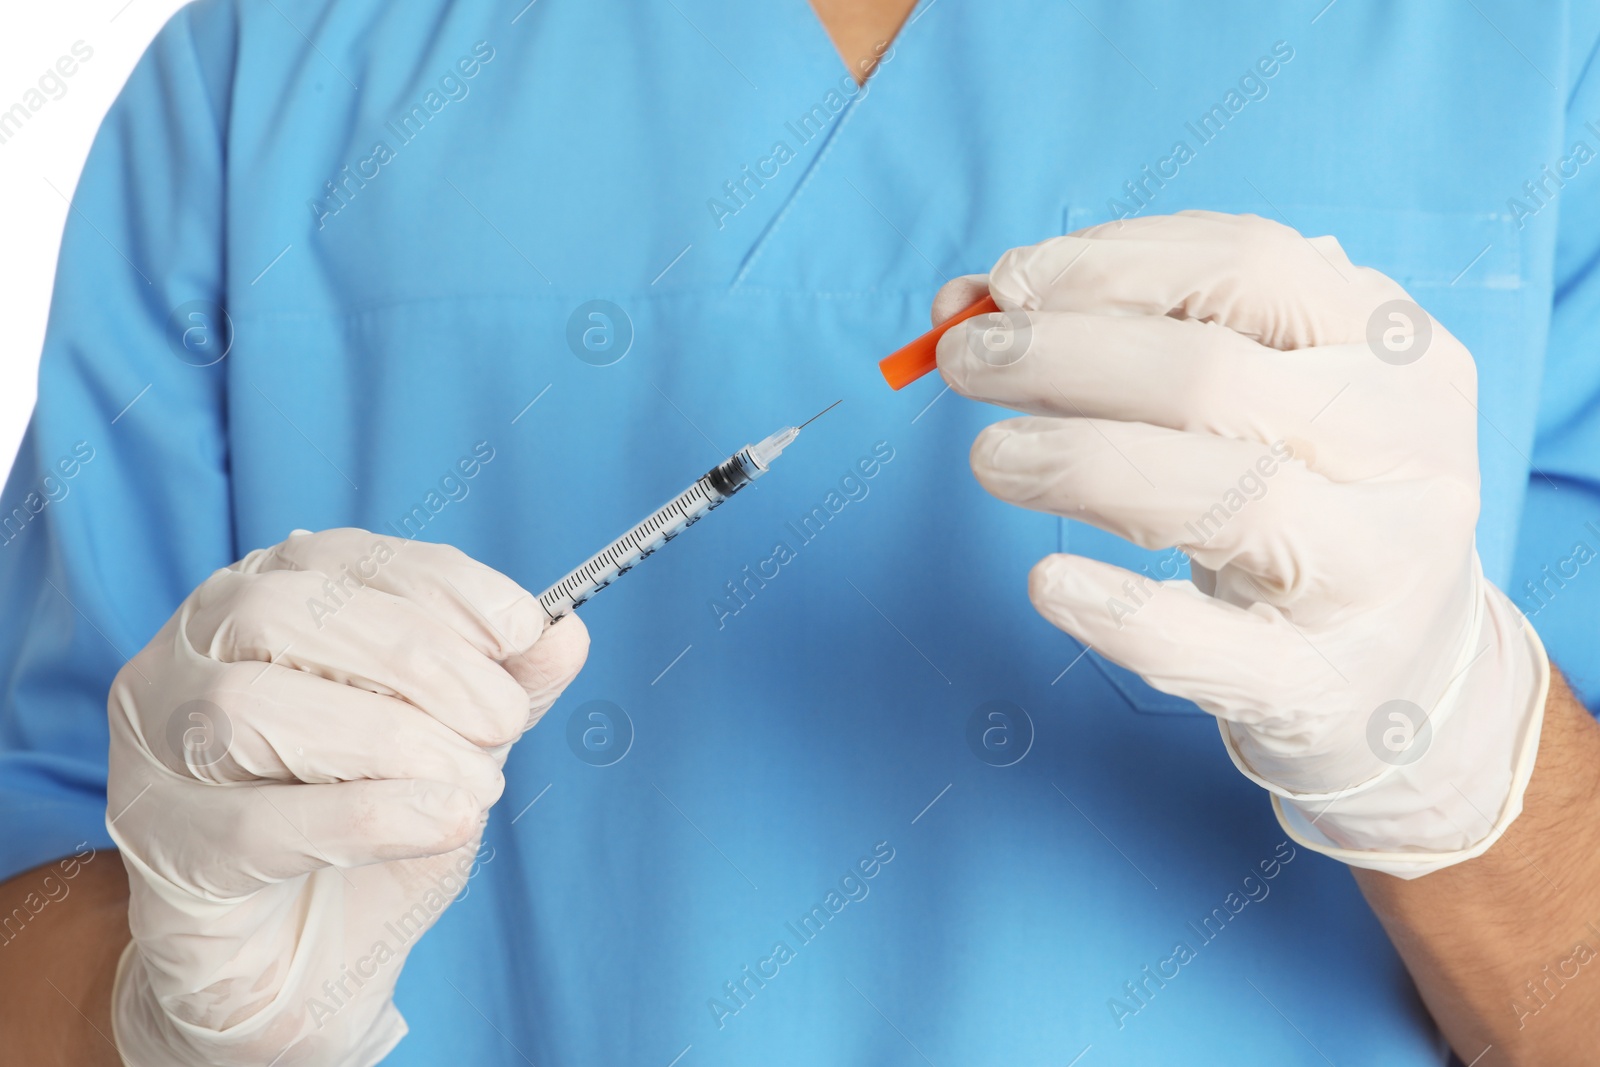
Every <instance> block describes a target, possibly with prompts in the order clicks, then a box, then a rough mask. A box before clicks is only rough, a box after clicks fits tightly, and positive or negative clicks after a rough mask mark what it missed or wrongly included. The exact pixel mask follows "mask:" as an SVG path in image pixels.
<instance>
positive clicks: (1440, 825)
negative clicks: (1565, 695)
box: [1224, 581, 1550, 879]
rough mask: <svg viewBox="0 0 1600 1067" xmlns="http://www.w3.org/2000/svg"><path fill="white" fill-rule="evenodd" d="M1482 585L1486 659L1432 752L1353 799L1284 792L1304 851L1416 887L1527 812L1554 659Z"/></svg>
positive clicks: (1287, 814)
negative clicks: (1411, 882) (1418, 880)
mask: <svg viewBox="0 0 1600 1067" xmlns="http://www.w3.org/2000/svg"><path fill="white" fill-rule="evenodd" d="M1479 585H1480V593H1479V595H1480V597H1481V598H1482V600H1481V603H1482V610H1481V613H1480V614H1481V620H1482V621H1481V623H1480V625H1479V626H1478V628H1477V632H1476V634H1475V635H1474V638H1473V644H1472V648H1474V649H1483V650H1484V651H1483V652H1482V653H1481V654H1480V655H1478V656H1477V657H1476V658H1475V659H1474V660H1473V662H1472V663H1471V666H1470V667H1469V668H1468V670H1467V672H1466V675H1465V677H1464V678H1463V679H1460V681H1461V683H1462V684H1461V685H1460V686H1459V688H1456V689H1455V690H1454V693H1453V706H1452V707H1450V708H1448V709H1440V710H1441V711H1443V712H1445V714H1442V715H1437V716H1436V721H1437V722H1438V728H1437V729H1436V731H1435V733H1434V736H1433V740H1432V743H1431V744H1430V746H1429V748H1428V750H1427V751H1426V752H1425V753H1424V754H1423V755H1422V756H1421V757H1420V758H1418V759H1417V760H1416V761H1415V762H1414V763H1410V764H1407V765H1405V766H1400V767H1396V768H1394V769H1393V770H1391V771H1388V772H1386V773H1385V774H1383V775H1382V776H1381V777H1380V778H1379V779H1378V780H1377V781H1376V782H1374V783H1371V784H1370V785H1368V784H1366V783H1364V784H1363V786H1362V787H1360V788H1359V789H1357V790H1352V791H1350V792H1348V793H1347V794H1345V795H1343V796H1335V797H1332V798H1329V797H1325V796H1318V797H1307V796H1294V795H1292V794H1285V793H1283V792H1281V791H1274V794H1273V797H1272V808H1273V811H1274V813H1275V814H1276V815H1277V817H1278V822H1279V824H1280V825H1281V826H1282V827H1283V829H1284V832H1285V833H1287V834H1288V835H1289V837H1290V838H1291V839H1292V840H1294V841H1295V842H1296V843H1298V844H1301V845H1304V846H1305V847H1306V848H1309V849H1312V850H1314V851H1317V852H1321V853H1322V854H1324V855H1326V856H1330V857H1332V858H1333V859H1336V860H1339V861H1340V862H1342V863H1346V864H1349V865H1350V866H1352V867H1362V868H1366V869H1367V870H1374V871H1381V872H1383V873H1385V874H1390V875H1394V876H1395V877H1397V878H1406V879H1411V878H1418V877H1421V876H1422V875H1425V874H1431V873H1432V872H1434V871H1437V870H1441V869H1443V868H1445V867H1449V866H1452V865H1454V864H1457V863H1462V862H1464V861H1466V860H1470V859H1474V858H1476V857H1478V856H1481V855H1483V853H1485V852H1487V851H1488V850H1489V849H1490V848H1491V847H1492V846H1493V845H1494V843H1495V842H1496V841H1498V840H1499V839H1500V838H1501V836H1502V835H1503V834H1504V833H1505V832H1506V830H1507V829H1508V828H1509V827H1510V825H1511V823H1512V822H1513V821H1515V820H1516V818H1517V816H1518V815H1520V814H1522V798H1523V794H1524V793H1525V792H1526V790H1527V787H1528V781H1529V779H1530V778H1531V777H1532V775H1533V765H1534V758H1535V756H1536V754H1537V752H1538V748H1539V735H1540V730H1541V728H1542V726H1543V724H1544V708H1545V700H1546V698H1547V696H1548V695H1549V689H1550V663H1549V660H1548V658H1547V657H1546V655H1545V650H1544V645H1543V643H1542V642H1540V640H1539V635H1538V634H1537V633H1536V632H1534V629H1533V627H1532V625H1530V624H1529V623H1528V621H1527V619H1526V618H1525V617H1524V616H1523V615H1522V613H1521V612H1519V611H1518V610H1517V609H1516V607H1515V606H1514V605H1513V604H1512V603H1511V602H1510V601H1509V600H1508V599H1507V598H1506V597H1505V595H1504V594H1503V593H1501V592H1500V591H1499V590H1498V589H1496V588H1495V587H1494V586H1493V585H1492V584H1490V583H1489V582H1487V581H1482V582H1480V583H1479ZM1224 733H1225V735H1226V732H1224Z"/></svg>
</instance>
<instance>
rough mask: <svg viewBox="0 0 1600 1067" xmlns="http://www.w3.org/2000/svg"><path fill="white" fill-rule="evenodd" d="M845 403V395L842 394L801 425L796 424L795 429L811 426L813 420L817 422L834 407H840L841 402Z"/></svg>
mask: <svg viewBox="0 0 1600 1067" xmlns="http://www.w3.org/2000/svg"><path fill="white" fill-rule="evenodd" d="M843 403H844V397H842V396H841V397H840V398H839V399H838V400H835V401H834V402H833V403H831V404H829V405H828V406H827V407H825V408H823V409H822V410H821V411H819V412H817V413H816V414H815V415H813V416H811V417H810V418H809V419H807V420H806V421H805V422H802V423H801V424H800V425H799V426H796V427H795V429H797V430H803V429H805V428H806V427H807V426H810V425H811V424H812V423H813V422H816V421H817V420H818V419H820V418H822V416H824V415H826V414H827V413H828V412H830V411H832V410H833V409H834V408H836V407H838V406H839V405H840V404H843Z"/></svg>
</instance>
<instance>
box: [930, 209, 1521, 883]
mask: <svg viewBox="0 0 1600 1067" xmlns="http://www.w3.org/2000/svg"><path fill="white" fill-rule="evenodd" d="M983 281H984V280H983V279H982V278H973V277H968V278H963V279H958V280H957V281H955V282H952V283H951V284H950V285H949V286H947V287H946V291H945V292H944V293H941V299H940V300H939V301H938V302H936V305H935V307H936V314H937V313H938V312H943V313H944V314H946V315H948V314H949V313H950V312H951V311H954V310H955V309H956V308H957V307H959V306H962V305H964V304H966V303H969V302H970V301H971V299H972V298H973V297H974V296H975V295H978V294H980V293H981V286H982V284H983ZM987 284H988V287H989V289H990V291H991V292H992V294H993V296H994V298H995V302H996V303H997V304H998V305H999V306H1000V307H1001V309H1002V313H1001V314H1000V315H987V316H979V317H977V318H974V319H971V320H969V321H968V322H966V323H964V324H962V325H960V326H957V327H956V328H955V329H952V330H951V331H950V332H949V333H947V334H946V335H945V336H944V338H943V340H942V341H941V343H940V345H939V369H940V371H941V373H942V374H943V375H944V377H945V379H946V381H948V382H949V384H950V386H951V387H952V388H954V389H955V390H956V391H958V392H960V393H962V394H964V395H966V396H969V397H973V398H975V399H980V400H987V401H992V402H995V403H998V404H1004V405H1006V406H1009V407H1012V408H1015V409H1018V410H1021V411H1026V412H1029V413H1032V414H1033V415H1035V416H1039V417H1031V418H1019V419H1010V420H1007V421H1005V422H1001V423H997V424H996V425H994V426H991V427H989V428H988V429H986V430H985V431H984V432H983V433H982V434H980V435H979V437H978V439H977V441H976V442H975V443H974V445H973V447H972V469H973V471H974V473H976V475H977V477H978V480H979V481H980V482H981V483H982V484H983V485H984V487H985V488H986V489H988V490H989V491H990V492H991V493H993V494H995V495H996V496H998V497H1000V498H1001V499H1003V500H1007V501H1010V502H1012V503H1015V504H1019V505H1021V506H1023V507H1028V508H1033V509H1036V510H1041V511H1048V512H1053V513H1055V514H1058V515H1062V516H1066V517H1069V518H1073V519H1078V520H1081V521H1084V522H1088V523H1092V524H1094V525H1095V526H1098V527H1100V528H1102V529H1104V530H1108V531H1110V532H1112V533H1114V534H1117V535H1119V536H1121V537H1123V538H1126V539H1127V540H1129V541H1132V542H1134V543H1135V544H1138V545H1141V546H1143V547H1145V548H1151V549H1160V548H1165V547H1170V546H1177V547H1179V548H1181V549H1182V550H1183V551H1184V552H1185V553H1186V554H1187V555H1188V556H1189V557H1190V559H1191V561H1192V575H1193V581H1192V582H1190V581H1167V582H1156V581H1153V580H1151V579H1149V578H1147V577H1145V576H1144V575H1139V574H1133V573H1130V572H1128V571H1125V570H1122V569H1120V568H1117V567H1113V566H1110V565H1108V564H1105V563H1101V562H1097V561H1095V560H1091V559H1085V558H1082V557H1078V556H1070V555H1054V556H1050V557H1047V558H1046V559H1044V560H1042V561H1041V562H1040V563H1039V564H1038V565H1037V566H1036V567H1035V568H1034V569H1033V572H1032V574H1031V575H1030V578H1029V593H1030V596H1031V597H1032V599H1033V602H1034V604H1035V606H1036V607H1037V608H1038V610H1039V611H1040V613H1042V614H1043V615H1044V616H1045V617H1046V618H1047V619H1049V620H1050V621H1051V622H1053V623H1055V624H1056V625H1057V626H1059V627H1060V628H1062V629H1063V630H1066V631H1067V632H1069V633H1071V634H1072V635H1073V636H1075V637H1077V638H1078V639H1080V640H1081V641H1084V642H1085V643H1087V644H1088V645H1090V646H1091V647H1093V648H1094V649H1095V650H1096V651H1097V652H1099V653H1100V654H1102V655H1104V656H1106V657H1107V658H1108V659H1111V660H1113V661H1115V662H1117V663H1120V664H1122V665H1123V666H1125V667H1127V668H1128V669H1130V670H1133V671H1135V672H1137V673H1138V674H1140V675H1142V676H1143V677H1144V678H1145V679H1146V680H1147V681H1148V682H1149V683H1150V684H1151V685H1152V686H1154V687H1156V688H1157V689H1160V690H1162V691H1164V692H1167V693H1172V694H1174V695H1177V696H1181V697H1186V698H1188V699H1190V700H1193V701H1194V702H1195V703H1196V704H1198V705H1199V706H1200V707H1201V708H1203V709H1204V710H1206V711H1208V712H1210V713H1211V714H1212V715H1215V716H1216V717H1217V718H1218V720H1219V725H1220V726H1221V730H1222V736H1223V740H1224V742H1225V743H1226V746H1227V749H1228V752H1229V754H1230V755H1231V756H1232V757H1233V760H1234V762H1235V764H1237V765H1238V767H1239V769H1240V770H1241V771H1243V772H1244V773H1245V775H1247V776H1248V777H1249V778H1251V779H1252V780H1254V781H1255V782H1257V783H1259V784H1260V785H1262V786H1264V787H1265V788H1266V789H1268V790H1270V791H1271V792H1272V794H1273V804H1274V807H1275V809H1276V810H1277V812H1278V815H1279V819H1280V821H1282V822H1283V824H1284V826H1285V829H1286V830H1287V831H1288V832H1289V833H1290V834H1291V835H1292V836H1293V837H1294V838H1295V839H1296V840H1297V841H1300V842H1301V843H1303V844H1306V845H1308V846H1309V847H1312V848H1315V849H1318V850H1320V851H1322V852H1325V853H1327V854H1329V855H1332V856H1335V857H1336V858H1338V859H1341V860H1343V861H1345V862H1347V863H1350V864H1354V865H1357V866H1361V867H1368V868H1372V869H1374V870H1380V871H1386V872H1389V873H1391V874H1396V875H1399V876H1401V877H1416V876H1417V875H1421V874H1426V873H1428V872H1429V871H1432V870H1436V869H1438V868H1440V867H1444V866H1448V865H1450V864H1452V863H1458V862H1461V861H1462V860H1465V859H1469V858H1471V857H1473V856H1476V855H1479V854H1481V853H1482V852H1484V851H1485V850H1486V849H1487V848H1488V847H1489V846H1490V845H1491V844H1493V843H1494V841H1495V840H1496V839H1498V838H1499V836H1500V835H1501V834H1502V833H1503V832H1504V831H1505V829H1506V827H1507V826H1508V825H1509V824H1510V822H1511V821H1512V820H1513V819H1514V818H1516V816H1517V815H1518V814H1519V813H1520V811H1521V807H1522V795H1523V791H1524V789H1525V787H1526V785H1527V781H1528V778H1529V775H1530V774H1531V773H1532V766H1533V756H1534V752H1535V750H1536V748H1537V746H1538V736H1539V727H1540V723H1541V722H1542V717H1543V710H1544V700H1545V692H1546V687H1547V685H1548V680H1549V667H1548V664H1547V662H1546V660H1545V656H1544V650H1543V648H1542V647H1541V645H1540V643H1539V640H1538V637H1537V636H1536V635H1535V634H1534V632H1533V629H1532V628H1531V627H1530V626H1529V625H1527V623H1526V621H1525V620H1524V618H1523V617H1522V615H1521V613H1520V612H1518V611H1517V610H1516V609H1515V608H1514V607H1513V606H1512V605H1511V603H1510V602H1509V601H1508V600H1507V599H1506V598H1505V596H1504V595H1502V594H1501V593H1500V592H1499V591H1498V590H1496V589H1495V588H1494V587H1493V586H1492V585H1490V584H1489V582H1487V581H1486V580H1485V579H1484V577H1483V574H1482V571H1481V569H1480V567H1479V564H1478V557H1477V552H1476V550H1475V548H1474V542H1473V527H1474V524H1475V522H1476V519H1477V515H1478V459H1477V443H1476V428H1477V411H1476V407H1475V405H1476V402H1477V388H1476V376H1475V371H1474V368H1473V363H1472V357H1471V355H1470V354H1469V353H1468V352H1467V350H1466V349H1465V348H1464V347H1462V345H1461V344H1460V342H1458V341H1457V340H1456V339H1455V338H1454V337H1451V336H1450V335H1449V334H1448V333H1447V332H1446V331H1445V329H1444V328H1443V327H1442V326H1440V325H1439V323H1437V322H1435V321H1433V320H1432V319H1430V318H1429V317H1428V316H1427V314H1426V313H1425V312H1423V311H1422V310H1421V309H1420V308H1417V307H1416V305H1414V304H1412V303H1411V302H1410V300H1409V298H1408V297H1407V296H1406V294H1405V292H1404V291H1403V290H1402V289H1401V288H1400V286H1399V285H1397V284H1395V283H1394V282H1393V281H1392V280H1390V279H1389V278H1387V277H1385V276H1383V275H1382V274H1379V273H1378V272H1376V271H1373V270H1370V269H1366V268H1361V267H1356V266H1354V265H1352V264H1351V263H1350V261H1349V260H1348V259H1347V258H1346V257H1345V254H1344V251H1343V250H1342V249H1341V248H1340V247H1339V244H1338V242H1337V241H1335V240H1334V239H1333V238H1332V237H1317V238H1312V239H1309V240H1308V239H1306V238H1304V237H1302V236H1300V235H1299V234H1298V233H1296V232H1295V231H1293V230H1291V229H1289V228H1288V227H1285V226H1282V225H1279V224H1277V223H1274V222H1270V221H1267V220H1265V219H1261V218H1257V217H1255V216H1250V215H1245V216H1233V215H1220V214H1215V213H1211V212H1183V213H1181V214H1179V215H1175V216H1167V217H1152V218H1140V219H1134V220H1129V221H1126V222H1122V223H1111V224H1107V225H1104V226H1096V227H1092V228H1090V229H1087V230H1083V231H1080V232H1079V233H1076V234H1073V235H1070V236H1066V237H1059V238H1056V239H1054V240H1051V241H1046V242H1044V243H1043V244H1039V245H1035V246H1033V247H1031V248H1018V249H1013V250H1012V251H1010V252H1007V253H1006V254H1005V255H1004V256H1002V257H1001V259H1000V261H999V262H998V263H997V264H996V265H995V267H994V270H993V271H992V272H991V274H990V275H989V277H988V279H987ZM1396 701H1401V702H1405V703H1391V702H1396Z"/></svg>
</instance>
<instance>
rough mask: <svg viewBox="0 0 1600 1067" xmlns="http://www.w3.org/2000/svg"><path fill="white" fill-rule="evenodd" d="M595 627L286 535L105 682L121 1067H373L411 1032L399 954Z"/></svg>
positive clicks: (456, 580)
mask: <svg viewBox="0 0 1600 1067" xmlns="http://www.w3.org/2000/svg"><path fill="white" fill-rule="evenodd" d="M330 612H331V614H330ZM588 641H589V639H588V634H587V632H586V631H585V630H584V627H583V624H582V623H581V622H579V621H578V619H577V618H576V616H568V617H566V618H564V619H562V620H561V621H560V622H559V623H557V624H555V625H553V626H549V627H548V628H547V627H546V617H545V615H544V612H543V610H542V609H541V608H540V607H539V606H538V603H537V601H535V599H534V598H533V597H532V596H531V595H530V594H529V593H527V592H526V591H525V590H523V589H522V588H521V587H520V586H518V585H517V584H516V583H515V582H513V581H512V580H511V579H509V578H507V577H505V576H504V575H502V574H500V573H498V572H496V571H494V570H492V569H490V568H489V567H486V566H484V565H483V564H481V563H477V562H475V561H473V560H472V559H470V558H468V557H467V556H466V555H464V554H462V553H461V552H459V551H458V550H456V549H454V548H450V547H448V546H444V545H433V544H426V543H423V542H417V541H402V540H398V539H396V538H392V537H383V536H380V535H378V534H373V533H368V532H366V531H364V530H354V529H343V530H328V531H325V532H322V533H314V534H308V533H296V534H295V535H294V536H291V537H290V538H289V540H287V541H285V542H284V543H283V544H281V545H278V546H276V547H274V548H269V549H262V550H259V551H256V552H252V553H251V554H250V555H248V556H246V557H245V558H244V559H243V560H241V561H240V562H238V563H236V564H234V565H233V566H231V567H229V568H227V569H225V570H220V571H217V572H216V573H215V574H213V575H212V576H211V577H210V578H208V579H206V581H205V582H204V583H202V584H201V585H200V587H199V588H198V589H196V590H195V591H194V592H193V593H192V594H190V596H189V598H188V599H187V600H185V601H184V602H183V604H182V606H180V607H179V608H178V611H177V613H176V614H174V615H173V617H172V618H171V619H170V620H168V622H167V624H166V625H165V626H164V627H162V629H161V632H160V633H158V634H157V635H156V637H155V638H154V640H152V641H151V642H150V644H149V645H147V646H146V647H145V648H144V650H143V651H141V652H140V653H139V654H138V655H137V656H135V657H134V658H133V659H132V660H131V661H129V663H128V664H127V665H125V666H124V667H123V669H122V670H121V672H119V673H118V675H117V678H116V681H115V683H114V684H113V685H112V689H111V696H110V701H109V705H110V717H111V754H110V779H109V782H108V805H107V814H108V820H107V822H108V825H109V826H110V829H111V836H112V837H113V839H115V841H116V843H117V847H118V848H120V849H121V850H122V859H123V862H124V864H125V865H126V866H127V869H128V880H129V884H130V889H131V892H132V897H131V900H130V903H129V909H128V914H129V925H130V927H131V929H132V932H133V941H132V943H131V944H130V945H129V946H128V948H127V950H126V951H125V952H124V953H123V956H122V961H121V964H120V966H119V967H118V969H117V978H116V986H115V990H114V993H113V999H112V1018H113V1024H114V1027H115V1033H116V1041H117V1047H118V1048H119V1049H120V1050H121V1052H122V1056H123V1060H124V1062H126V1063H127V1064H129V1065H131V1067H172V1065H174V1064H177V1065H182V1067H234V1065H238V1067H245V1065H250V1067H263V1065H265V1064H268V1063H272V1064H274V1065H276V1067H287V1065H290V1064H314V1065H318V1067H367V1065H370V1064H374V1063H377V1062H378V1061H379V1060H380V1059H382V1058H383V1056H384V1055H385V1054H387V1053H388V1052H389V1050H390V1049H392V1048H393V1047H394V1046H395V1044H396V1043H397V1042H398V1041H399V1040H400V1039H401V1038H402V1037H403V1036H404V1035H405V1032H406V1026H405V1022H404V1020H402V1019H401V1017H400V1013H399V1012H398V1011H396V1010H395V1007H394V1004H393V1002H392V1001H391V994H392V992H393V989H394V984H395V980H396V979H397V978H398V977H399V974H400V968H401V966H402V965H403V964H404V963H405V957H406V954H407V952H408V951H409V950H410V948H411V946H412V945H413V944H415V942H416V938H417V937H418V936H420V934H421V932H422V930H424V929H426V928H427V927H429V926H431V925H432V924H433V922H434V921H435V920H437V919H438V917H439V915H440V914H442V912H443V910H444V908H445V907H446V906H448V904H449V903H450V902H451V901H452V900H453V899H454V898H455V897H456V895H457V894H458V893H459V892H460V890H461V889H462V887H463V885H464V884H465V882H466V878H467V877H468V876H469V875H470V874H471V873H473V871H472V864H473V861H474V856H475V853H476V851H477V847H478V840H479V838H480V837H481V835H482V833H483V826H484V823H485V821H486V819H487V813H488V810H489V807H490V806H491V805H492V804H494V802H495V801H496V800H498V799H499V797H500V793H501V790H502V789H503V788H504V784H505V782H504V779H503V778H502V776H501V768H502V766H503V764H504V763H505V757H506V753H507V752H508V751H509V749H510V745H511V743H512V742H513V741H515V740H516V739H517V737H518V736H519V735H521V733H522V732H523V731H524V730H526V729H527V728H528V727H529V726H531V725H532V724H533V723H534V722H536V721H537V720H538V718H539V717H540V715H542V714H543V713H544V711H545V710H546V709H547V708H549V706H550V705H551V704H552V703H553V702H554V701H555V699H556V697H557V696H559V695H560V693H561V691H562V689H564V688H565V687H566V685H567V683H569V682H570V681H571V680H572V678H573V677H574V676H575V675H576V674H577V672H578V670H579V668H580V667H582V665H583V661H584V657H585V656H586V654H587V652H588ZM396 931H399V932H400V935H403V936H400V935H397V933H396ZM380 945H381V946H383V948H381V949H380V948H379V946H380Z"/></svg>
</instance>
